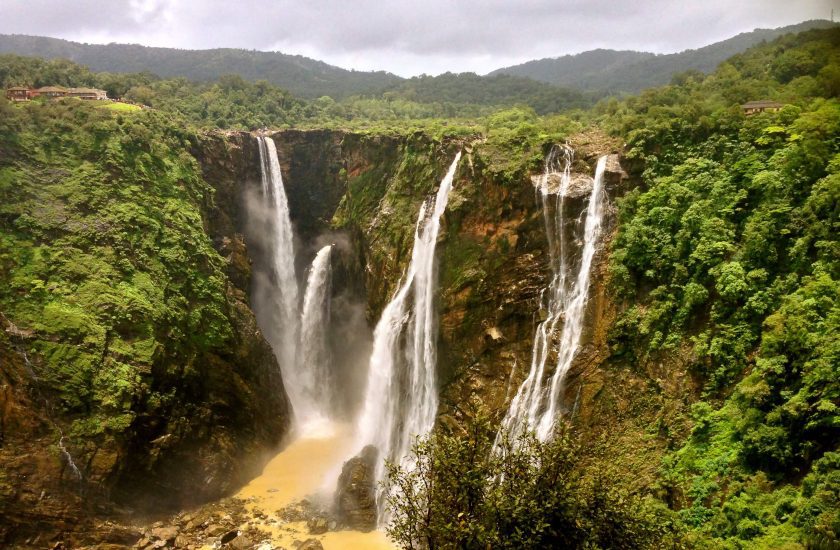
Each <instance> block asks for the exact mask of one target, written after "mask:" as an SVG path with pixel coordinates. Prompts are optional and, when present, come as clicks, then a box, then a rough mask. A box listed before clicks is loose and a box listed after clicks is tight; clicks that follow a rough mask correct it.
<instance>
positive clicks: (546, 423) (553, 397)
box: [497, 146, 607, 444]
mask: <svg viewBox="0 0 840 550" xmlns="http://www.w3.org/2000/svg"><path fill="white" fill-rule="evenodd" d="M573 156H574V151H573V150H572V149H571V148H569V147H567V146H562V147H554V148H552V150H551V152H550V153H549V154H548V156H547V157H546V160H545V168H544V171H543V174H542V176H541V178H540V179H539V181H538V185H537V192H538V194H539V197H540V200H541V203H542V209H543V217H544V220H545V227H546V232H547V237H548V242H549V255H550V263H551V270H552V277H551V282H550V283H549V286H548V288H546V290H545V291H544V294H543V296H544V300H545V304H543V306H542V307H544V315H545V319H544V320H543V321H542V322H541V323H540V324H539V325H538V326H537V329H536V333H535V335H534V344H533V349H532V352H531V365H530V370H529V372H528V376H527V377H526V378H525V380H524V381H523V382H522V384H521V385H520V387H519V390H518V391H517V392H516V395H515V396H514V397H513V399H512V400H511V403H510V406H509V408H508V411H507V414H506V415H505V417H504V419H503V420H502V424H501V426H500V428H499V433H498V435H497V444H498V443H499V441H500V440H501V437H503V436H504V435H507V436H508V437H510V438H511V439H516V438H517V437H519V436H520V435H522V434H523V433H524V432H525V430H529V429H530V430H535V431H536V435H537V437H538V438H539V439H540V440H542V441H545V440H547V439H548V438H550V437H551V434H552V431H553V429H554V425H555V422H556V419H557V415H558V413H559V408H560V404H561V403H560V402H561V399H562V393H563V383H564V380H565V376H566V374H567V372H568V371H569V368H570V367H571V365H572V361H573V360H574V358H575V355H576V354H577V351H578V348H579V346H580V340H581V334H582V332H583V320H584V314H585V311H586V300H587V296H588V293H589V281H590V271H591V267H592V259H593V257H594V256H595V250H596V247H597V245H598V242H599V240H600V237H601V226H602V221H603V215H604V201H605V195H604V182H603V180H604V171H605V167H606V162H607V157H606V156H602V157H600V158H599V159H598V164H597V167H596V169H595V178H594V180H593V181H592V189H591V192H590V193H589V199H588V201H587V206H586V211H585V218H584V221H583V230H582V232H581V231H580V227H579V226H580V224H581V222H580V218H579V217H578V216H577V215H575V216H574V217H573V218H572V219H567V213H566V199H567V195H568V193H569V189H570V185H571V181H572V178H571V165H572V160H573ZM558 180H559V181H558ZM570 223H571V224H573V226H574V227H573V232H574V238H573V239H570V238H569V237H568V235H567V229H566V228H567V227H568V225H569V224H570ZM581 233H582V234H581ZM578 240H580V241H582V246H576V243H577V241H578ZM555 356H556V361H555V365H554V371H553V373H551V374H549V372H547V364H548V362H549V359H550V358H552V357H555Z"/></svg>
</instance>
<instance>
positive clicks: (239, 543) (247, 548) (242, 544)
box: [228, 535, 256, 550]
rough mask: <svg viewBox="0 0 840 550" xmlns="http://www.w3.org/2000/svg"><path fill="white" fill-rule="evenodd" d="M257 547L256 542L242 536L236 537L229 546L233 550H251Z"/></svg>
mask: <svg viewBox="0 0 840 550" xmlns="http://www.w3.org/2000/svg"><path fill="white" fill-rule="evenodd" d="M255 545H256V542H254V541H253V539H251V538H250V537H249V536H247V535H242V536H241V537H236V538H235V539H233V542H231V543H230V544H229V545H228V546H229V547H230V548H232V549H233V550H251V549H252V548H253V547H254V546H255Z"/></svg>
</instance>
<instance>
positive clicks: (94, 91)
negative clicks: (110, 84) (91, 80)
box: [6, 86, 108, 101]
mask: <svg viewBox="0 0 840 550" xmlns="http://www.w3.org/2000/svg"><path fill="white" fill-rule="evenodd" d="M39 96H43V97H47V98H50V99H55V98H59V97H77V98H79V99H88V100H96V99H108V92H106V91H105V90H100V89H99V88H62V87H61V86H44V87H43V88H37V89H34V88H29V87H26V86H12V87H11V88H6V99H8V100H9V101H29V100H30V99H32V98H34V97H39Z"/></svg>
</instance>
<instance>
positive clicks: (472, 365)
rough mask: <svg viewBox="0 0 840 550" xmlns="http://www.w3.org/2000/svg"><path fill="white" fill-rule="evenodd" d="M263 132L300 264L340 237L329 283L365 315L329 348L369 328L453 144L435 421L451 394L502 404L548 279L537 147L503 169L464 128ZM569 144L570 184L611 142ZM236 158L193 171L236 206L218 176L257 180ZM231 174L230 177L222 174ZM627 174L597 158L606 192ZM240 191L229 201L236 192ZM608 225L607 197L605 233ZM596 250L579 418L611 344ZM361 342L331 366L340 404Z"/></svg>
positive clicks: (361, 361) (527, 349) (353, 388)
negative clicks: (274, 152) (451, 132)
mask: <svg viewBox="0 0 840 550" xmlns="http://www.w3.org/2000/svg"><path fill="white" fill-rule="evenodd" d="M272 137H273V139H274V140H275V143H276V144H277V149H278V156H279V159H280V163H281V167H282V169H283V175H284V183H285V186H286V189H287V194H288V197H289V203H290V209H291V215H292V220H293V223H294V224H295V229H296V232H297V234H298V236H299V238H300V242H299V243H298V244H299V246H298V249H299V250H300V251H301V252H300V254H299V263H300V264H301V265H300V266H299V269H303V267H304V266H305V265H306V263H307V262H308V260H309V259H310V258H311V256H312V255H313V254H314V253H315V251H316V250H317V248H318V247H320V246H321V244H322V243H323V242H324V240H325V239H332V240H337V241H339V242H340V243H342V246H340V247H339V248H338V254H336V256H334V258H335V265H336V268H335V269H336V273H335V278H334V282H335V289H334V290H335V293H336V294H337V295H338V294H342V293H343V294H344V295H345V296H350V297H351V301H353V303H354V304H355V305H362V306H363V307H364V311H365V312H366V314H365V317H366V322H365V323H362V324H356V325H354V329H355V332H353V333H352V334H351V336H350V337H346V334H345V333H343V332H342V331H339V330H336V331H335V333H336V334H340V335H342V334H343V335H344V336H345V339H343V340H342V338H338V340H337V341H336V342H335V346H336V349H337V350H338V351H339V352H340V353H338V354H337V355H338V356H339V357H341V356H342V355H343V353H341V352H344V351H346V350H347V346H348V345H349V342H351V341H353V339H356V340H358V339H359V337H360V336H361V337H362V338H367V337H369V331H370V330H371V328H372V326H373V325H374V324H375V323H376V320H377V319H378V317H379V314H380V312H381V310H382V308H383V307H384V305H385V304H386V303H387V301H388V300H389V299H390V297H391V295H392V293H393V292H394V290H395V288H396V286H397V283H398V281H399V278H400V276H401V275H402V272H403V270H404V269H405V266H406V265H407V262H408V259H409V255H410V251H411V245H412V236H413V230H414V224H415V223H416V215H417V212H418V210H419V208H420V204H421V202H422V201H423V200H424V199H425V198H426V197H428V196H429V195H430V194H432V193H433V191H434V188H435V186H436V185H437V182H438V181H439V180H440V178H441V176H442V174H443V172H444V171H445V169H446V167H447V166H448V164H449V163H450V162H451V159H452V157H453V156H454V154H455V152H456V151H457V150H458V149H462V150H463V151H464V160H462V163H461V167H460V169H459V171H458V174H457V176H456V180H455V183H454V188H453V191H452V194H451V196H450V202H449V206H448V208H447V211H446V214H445V215H444V219H443V223H444V229H443V232H442V238H441V241H440V242H439V244H438V258H439V277H440V284H439V287H440V303H439V312H440V346H439V354H440V356H439V371H440V372H439V380H440V383H441V392H442V398H441V410H440V414H441V418H442V419H443V421H446V422H449V421H454V422H457V421H458V418H459V417H460V414H461V413H460V411H459V409H458V404H459V403H462V402H464V400H465V399H466V398H467V397H468V396H470V395H473V394H475V395H478V396H479V397H480V398H481V399H482V401H483V402H484V403H485V404H486V405H487V406H488V407H489V408H490V409H491V410H493V411H496V412H498V414H499V415H501V414H503V412H504V410H505V408H506V407H507V404H508V400H509V399H510V397H511V396H512V392H514V391H515V389H516V387H517V386H518V384H519V383H521V381H522V377H523V376H524V375H525V373H527V365H528V363H529V361H530V355H531V344H532V339H533V334H534V328H535V326H536V323H537V322H538V321H539V318H538V316H539V299H540V293H541V292H542V290H543V288H545V286H546V285H547V283H548V280H549V277H550V267H549V266H548V264H547V262H548V253H547V250H548V241H547V235H546V233H545V226H544V222H543V219H542V211H541V206H540V204H539V201H538V199H537V196H536V192H535V188H534V186H533V184H532V182H531V176H532V175H533V174H536V173H539V171H540V168H541V166H540V164H539V162H538V161H539V159H540V158H541V156H542V155H543V151H530V152H525V153H526V154H523V155H522V159H521V160H520V161H516V160H514V161H513V164H514V168H513V169H512V170H511V167H510V163H508V164H506V165H505V169H504V170H501V169H500V168H498V166H497V164H498V157H499V155H500V152H499V151H498V150H496V149H494V148H493V147H492V146H490V145H487V144H485V143H482V142H480V141H475V140H470V139H460V140H444V141H442V142H441V141H437V140H434V139H431V138H429V137H428V136H425V135H422V134H414V135H404V136H366V135H360V134H353V133H345V132H340V131H297V130H287V131H282V132H277V133H275V134H273V136H272ZM214 139H216V140H219V141H218V143H222V142H225V143H235V144H237V145H236V149H234V150H235V151H237V154H238V155H239V156H240V157H241V159H244V164H245V165H248V166H251V167H255V166H257V164H256V162H257V161H256V160H255V157H254V155H255V151H256V149H255V141H254V138H253V136H250V135H248V134H235V135H232V136H230V135H229V136H226V137H225V138H220V137H216V138H214ZM572 145H573V146H575V147H576V149H577V156H576V158H577V160H576V162H575V165H574V172H575V173H576V174H577V175H578V176H579V179H580V178H582V180H581V181H585V180H586V179H587V178H588V177H591V175H592V173H593V171H594V165H595V162H596V161H597V158H598V156H600V155H601V154H605V153H610V152H613V151H617V150H618V147H617V144H615V143H611V142H609V141H605V140H604V138H602V137H601V136H595V137H593V136H577V138H576V140H573V143H572ZM550 146H551V144H548V143H547V144H545V147H546V148H548V147H550ZM520 153H521V152H520ZM502 154H504V153H502ZM535 159H536V160H537V162H535ZM508 160H509V159H508ZM224 164H227V166H225V165H224ZM234 165H235V161H233V160H231V161H229V162H226V163H223V164H219V165H217V166H216V168H214V169H212V170H210V171H208V170H207V169H205V173H206V174H207V176H208V181H210V182H211V183H212V184H213V185H214V186H215V188H216V189H217V200H218V199H219V198H220V197H226V199H225V202H226V203H235V202H237V201H235V200H233V195H232V194H231V193H232V192H233V191H232V189H233V188H231V187H230V185H229V184H231V183H234V182H236V181H247V180H248V179H249V178H250V180H251V184H250V185H251V186H252V187H253V186H254V185H256V183H255V182H256V181H258V177H259V175H258V173H256V172H254V171H253V170H254V168H251V171H252V172H251V174H250V176H247V174H246V175H245V176H243V175H242V168H241V167H239V168H237V167H235V166H234ZM217 169H218V170H217ZM246 172H247V169H246ZM214 173H215V174H216V175H214ZM223 173H227V174H228V176H223V175H222V174H223ZM232 173H237V174H239V175H238V176H236V177H233V178H232V177H230V174H232ZM220 182H221V183H220ZM225 182H227V183H225ZM628 185H629V184H628V178H627V174H626V173H624V171H623V170H622V168H621V166H620V163H619V161H618V156H617V155H615V156H613V157H612V158H611V162H610V163H609V166H608V174H607V189H608V193H609V195H610V196H611V197H612V199H613V200H614V199H615V198H616V197H617V196H619V195H620V194H622V193H623V192H624V191H626V189H627V187H628ZM583 191H585V190H583ZM583 191H582V192H581V193H580V194H579V196H575V197H571V199H570V200H568V201H567V203H566V206H567V208H568V209H569V212H570V213H571V212H575V213H574V214H572V215H571V216H569V217H570V218H574V216H576V215H577V214H576V213H577V212H580V211H581V210H582V209H583V208H584V206H585V202H586V200H587V194H586V193H585V192H583ZM239 193H240V197H239V200H238V203H239V204H241V203H242V200H243V199H242V194H243V193H247V189H246V190H243V189H240V190H239ZM612 204H614V203H612ZM234 218H235V222H234V225H236V224H239V225H238V227H239V228H240V229H239V230H240V231H245V230H244V229H242V228H244V227H246V225H247V223H246V220H244V219H243V218H242V216H241V214H240V215H238V216H234V217H233V218H231V219H234ZM615 222H616V219H615V208H614V206H613V207H612V208H611V210H610V214H609V215H608V218H607V228H606V233H607V234H609V233H610V231H611V230H612V229H613V228H614V227H615ZM231 227H233V226H231ZM217 241H218V238H217ZM607 248H608V243H606V242H605V243H603V244H602V246H601V247H600V248H599V254H598V256H597V257H596V261H595V267H594V270H595V273H594V277H593V283H592V289H591V295H592V299H591V300H590V303H589V310H588V313H587V326H586V331H585V335H584V342H583V346H582V350H581V352H580V353H579V356H578V359H577V360H576V362H575V365H574V366H573V369H572V372H571V374H570V384H568V392H569V395H568V396H567V400H568V401H569V408H570V409H571V408H572V406H573V403H574V400H575V399H577V398H579V397H582V398H583V399H584V400H586V404H585V406H583V407H580V406H579V407H578V409H579V410H581V411H584V410H585V411H587V412H586V413H585V418H587V419H589V418H590V417H591V414H592V413H591V412H589V411H590V408H591V407H590V405H591V406H595V401H596V399H595V398H596V395H595V393H597V392H595V393H592V392H590V390H589V385H591V384H595V383H597V382H596V381H599V380H600V381H601V382H603V380H602V373H601V371H600V370H599V366H600V365H601V364H602V363H603V362H604V361H605V360H606V358H607V357H608V355H609V352H608V342H607V336H608V329H609V325H610V322H611V319H612V316H613V314H614V312H613V308H614V306H613V305H611V304H610V301H609V299H608V298H607V290H606V282H607V281H606V278H607V269H606V254H605V251H606V250H607ZM253 252H255V253H256V254H253V253H252V257H254V256H258V254H259V251H258V250H253ZM243 257H244V256H243ZM339 307H341V304H340V305H339ZM350 309H351V308H348V309H346V310H345V311H344V312H342V311H338V312H336V313H335V315H334V318H337V319H341V318H342V317H345V316H347V315H350ZM365 351H366V349H365V348H364V346H359V347H358V348H357V349H356V353H355V354H354V356H355V357H354V360H353V361H348V362H347V364H345V365H341V366H339V367H338V370H339V371H340V372H341V373H342V374H343V376H344V378H345V380H344V383H343V384H341V387H343V388H346V389H347V392H346V393H347V395H345V397H347V398H348V399H347V401H348V410H350V409H352V405H353V403H354V399H356V400H357V399H358V396H359V395H360V394H361V392H362V391H363V387H362V386H361V384H363V383H364V380H363V379H362V378H363V375H364V369H365V368H366V366H367V365H366V359H367V355H366V353H365ZM587 384H589V385H587ZM584 387H585V388H586V391H584Z"/></svg>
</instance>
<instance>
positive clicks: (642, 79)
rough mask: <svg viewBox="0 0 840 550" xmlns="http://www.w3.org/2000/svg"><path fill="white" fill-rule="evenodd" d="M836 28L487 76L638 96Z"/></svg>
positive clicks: (593, 55) (757, 34)
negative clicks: (792, 38) (787, 39)
mask: <svg viewBox="0 0 840 550" xmlns="http://www.w3.org/2000/svg"><path fill="white" fill-rule="evenodd" d="M836 25H838V24H837V23H832V22H830V21H825V20H814V21H805V22H802V23H799V24H796V25H789V26H786V27H779V28H777V29H756V30H754V31H752V32H747V33H741V34H739V35H737V36H733V37H732V38H729V39H727V40H723V41H721V42H716V43H714V44H710V45H708V46H704V47H702V48H698V49H696V50H685V51H682V52H679V53H673V54H661V55H657V54H653V53H649V52H636V51H616V50H592V51H587V52H583V53H579V54H575V55H565V56H562V57H555V58H546V59H538V60H534V61H528V62H527V63H523V64H521V65H515V66H511V67H504V68H501V69H497V70H495V71H493V72H491V73H489V75H488V76H493V75H500V74H508V75H514V76H522V77H526V78H532V79H534V80H539V81H541V82H545V83H548V84H554V85H557V86H566V87H570V88H575V89H578V90H582V91H590V92H596V93H599V94H602V95H610V94H617V93H636V92H639V91H641V90H643V89H645V88H650V87H653V86H660V85H662V84H667V83H668V82H669V81H670V80H671V77H672V76H673V75H674V74H677V73H681V72H685V71H692V70H694V71H701V72H704V73H709V72H712V71H713V70H714V69H715V68H716V67H717V66H718V65H719V64H720V63H721V62H723V61H724V60H726V59H728V58H729V57H732V56H733V55H736V54H738V53H741V52H743V51H745V50H747V49H748V48H750V47H752V46H755V45H758V44H760V43H762V42H766V41H770V40H773V39H775V38H777V37H779V36H781V35H783V34H787V33H795V32H802V31H806V30H810V29H818V28H829V27H831V26H836Z"/></svg>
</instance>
